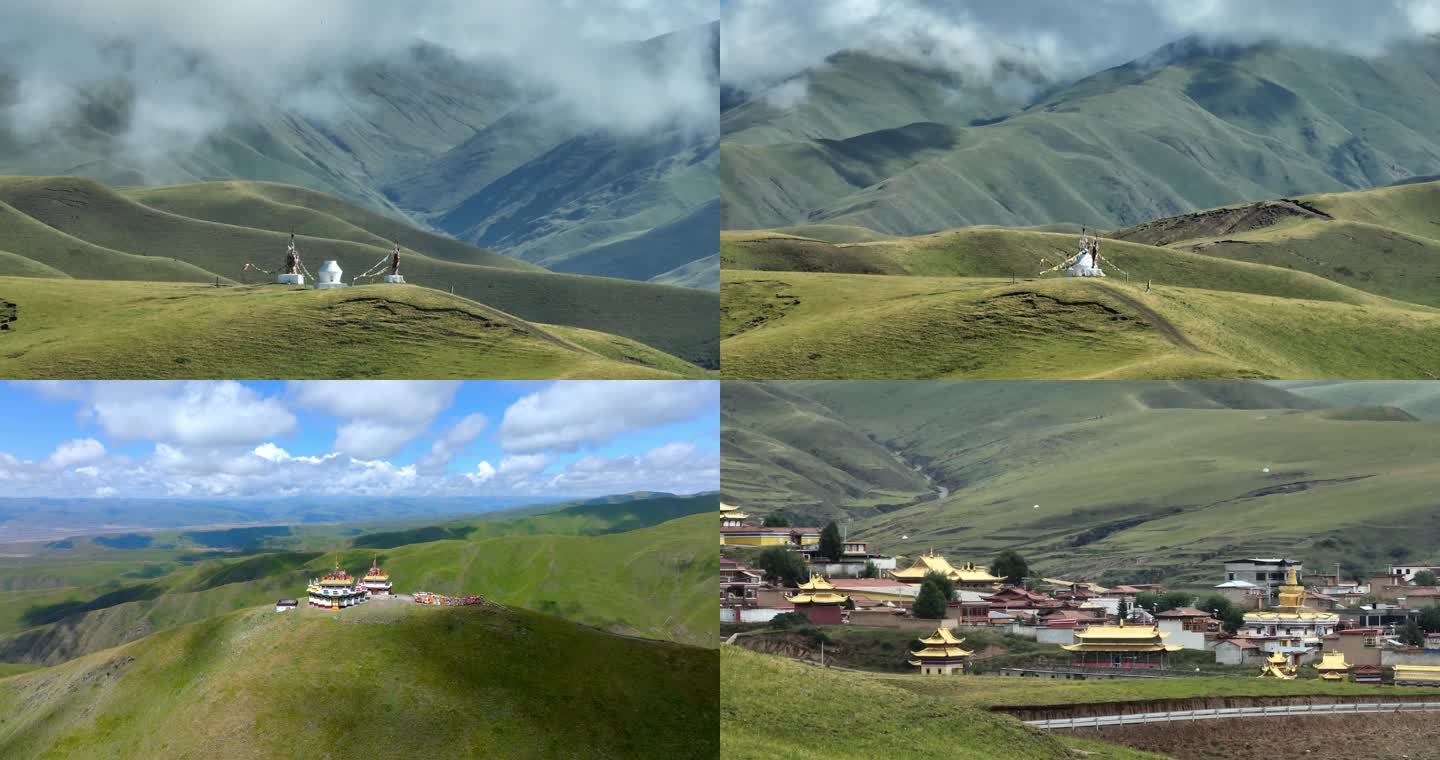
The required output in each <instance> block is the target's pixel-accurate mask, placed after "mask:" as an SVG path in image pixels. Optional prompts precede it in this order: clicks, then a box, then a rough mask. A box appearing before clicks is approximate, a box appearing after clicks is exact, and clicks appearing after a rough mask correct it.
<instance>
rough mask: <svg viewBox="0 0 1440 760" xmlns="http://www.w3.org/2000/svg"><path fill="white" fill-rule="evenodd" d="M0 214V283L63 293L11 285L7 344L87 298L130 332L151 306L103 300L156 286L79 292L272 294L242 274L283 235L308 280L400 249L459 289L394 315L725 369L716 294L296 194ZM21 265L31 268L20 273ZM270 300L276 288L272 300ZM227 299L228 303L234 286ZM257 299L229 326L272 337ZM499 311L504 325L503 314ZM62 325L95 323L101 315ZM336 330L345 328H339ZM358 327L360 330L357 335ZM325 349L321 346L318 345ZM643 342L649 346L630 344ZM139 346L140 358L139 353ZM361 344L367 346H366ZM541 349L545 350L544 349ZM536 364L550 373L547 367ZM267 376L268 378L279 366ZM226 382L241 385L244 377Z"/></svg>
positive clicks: (138, 195) (52, 193)
mask: <svg viewBox="0 0 1440 760" xmlns="http://www.w3.org/2000/svg"><path fill="white" fill-rule="evenodd" d="M0 216H8V217H9V218H10V223H8V224H6V225H5V227H4V231H3V232H0V251H8V252H10V253H11V254H13V255H12V256H3V257H0V267H3V269H0V275H12V274H13V275H35V274H37V273H49V272H48V270H55V271H54V273H50V274H51V277H50V279H51V280H53V281H54V282H52V283H51V284H50V285H49V286H48V289H47V290H46V291H45V293H46V294H40V293H39V289H32V288H30V287H28V286H29V285H30V283H25V284H26V285H27V287H26V288H23V289H19V290H20V291H21V292H20V293H16V290H17V289H16V288H15V286H14V285H13V284H12V286H11V287H10V288H8V289H7V291H6V294H5V296H4V297H9V298H8V300H9V301H10V302H12V303H18V304H20V307H21V312H22V313H21V314H20V315H19V316H18V318H17V319H16V320H14V322H15V323H14V324H12V327H11V332H12V334H9V335H6V336H4V337H5V338H14V337H16V335H18V334H19V333H18V331H23V330H24V329H25V320H26V314H25V312H26V311H29V312H30V313H42V312H45V311H51V312H54V311H57V310H59V309H60V304H59V303H58V302H59V301H68V302H69V304H68V308H73V307H75V306H78V305H81V304H85V303H86V302H91V303H106V304H109V305H112V306H114V307H116V308H117V309H118V310H119V311H120V312H121V313H118V314H117V313H115V312H112V313H111V315H110V316H111V318H114V319H116V320H118V321H121V322H125V321H129V320H128V319H127V317H132V316H143V314H144V313H145V311H146V310H145V309H129V308H124V307H125V305H126V303H127V301H126V300H119V301H117V300H115V298H114V295H115V294H114V293H109V294H107V293H104V292H101V291H103V290H104V289H106V288H121V289H124V288H130V292H129V293H127V294H125V296H126V298H127V299H128V298H130V297H143V293H144V292H146V291H150V290H153V288H151V286H149V285H138V284H136V285H124V284H119V283H91V282H76V281H75V280H87V281H88V280H97V279H104V280H137V281H166V280H168V281H176V282H205V283H211V284H214V283H217V282H218V283H219V284H221V285H233V284H235V283H236V281H240V282H243V281H245V280H246V279H251V278H254V279H256V280H258V281H261V282H268V277H266V276H264V275H256V274H250V275H248V276H247V275H245V274H244V273H242V271H241V269H242V266H243V265H244V264H246V263H255V264H257V265H258V266H261V267H264V268H273V267H278V265H279V263H280V260H281V258H282V257H283V252H284V246H285V241H286V239H287V238H288V235H289V232H290V230H294V231H295V232H296V233H297V241H298V246H299V249H300V252H301V254H302V256H303V257H304V258H305V261H306V262H307V264H308V265H309V266H310V267H312V269H313V268H315V267H318V266H319V264H320V262H321V261H323V260H326V259H334V260H336V261H337V262H339V264H340V266H341V267H342V269H344V270H345V271H346V272H347V274H349V275H352V276H353V275H358V274H360V273H362V272H364V271H366V270H368V269H370V268H371V267H373V266H374V265H375V264H376V263H377V262H378V261H380V260H382V259H383V258H384V256H385V255H386V251H387V250H388V248H389V246H388V243H387V242H386V241H388V240H392V239H393V240H396V241H398V242H400V243H401V244H402V245H403V246H404V247H406V248H407V249H408V250H406V251H405V253H404V254H403V256H402V263H401V271H402V273H404V274H405V276H406V278H407V281H409V282H410V283H412V284H418V285H422V286H427V287H428V288H431V289H433V290H438V291H453V292H454V293H455V295H456V296H457V297H458V298H454V299H451V300H450V301H449V302H448V303H445V302H444V301H437V300H436V299H438V298H439V297H440V294H439V293H433V292H427V293H418V292H416V289H413V288H412V289H409V290H410V292H411V295H410V296H406V295H401V296H400V297H399V298H397V299H396V300H397V301H399V302H401V303H400V305H399V306H398V307H397V308H399V309H406V308H411V309H413V308H417V307H418V308H428V307H433V306H435V305H437V304H443V305H444V306H445V307H448V308H449V309H453V310H456V311H457V312H464V311H466V310H472V311H475V312H476V313H479V312H485V313H486V314H487V315H488V316H489V317H491V319H488V320H485V321H487V322H489V321H494V319H495V318H499V319H501V320H502V321H509V322H510V323H512V324H519V323H520V322H521V320H523V322H524V323H528V324H523V325H521V326H522V327H524V328H526V329H528V330H530V331H531V332H532V333H543V332H547V331H548V332H550V333H551V335H552V337H558V338H559V339H560V340H561V341H562V342H564V341H570V342H576V343H581V344H585V345H586V348H588V349H589V350H590V352H591V353H598V354H600V355H602V356H605V357H608V358H611V359H616V360H621V361H622V362H629V360H627V359H625V357H626V356H630V357H632V358H634V359H635V360H636V361H637V362H638V363H639V364H645V363H646V362H648V361H649V359H648V358H646V357H647V356H656V355H659V354H660V352H665V353H668V354H672V355H673V356H678V357H680V359H681V360H682V361H680V362H678V363H677V362H675V360H674V359H673V358H671V359H668V361H669V362H670V364H671V369H667V370H664V371H672V370H673V368H674V367H677V366H681V365H684V364H686V363H689V364H698V365H700V366H703V367H709V368H714V367H715V366H716V365H717V363H718V358H717V356H716V345H715V344H716V338H715V336H714V327H713V324H714V321H713V320H714V318H715V317H714V315H715V309H716V301H717V299H716V297H715V295H714V294H711V293H704V292H700V291H696V290H693V289H686V288H676V287H670V286H664V285H652V284H646V283H634V282H626V281H623V280H616V279H610V278H602V277H587V276H575V275H564V274H556V273H550V272H546V271H543V270H541V269H539V268H538V267H536V266H534V265H532V264H527V263H525V262H521V261H517V260H515V259H511V258H508V257H504V256H500V255H498V254H494V253H491V252H488V251H484V250H481V249H477V248H474V247H472V246H468V245H464V244H461V243H458V242H456V241H454V240H450V239H448V238H444V237H441V236H438V235H433V234H430V233H426V232H423V231H421V230H418V229H414V228H410V227H408V226H405V225H403V224H400V223H397V222H395V221H393V220H390V219H388V218H386V217H383V216H380V215H377V214H374V213H371V212H368V211H366V210H364V209H362V208H358V207H355V206H353V205H350V204H347V203H344V202H343V201H340V200H338V199H335V198H332V197H328V196H323V195H320V194H317V193H313V192H311V191H307V190H303V189H301V188H295V187H287V186H279V185H270V184H257V183H238V182H227V183H219V184H214V185H202V186H187V187H182V188H149V189H136V190H129V191H124V192H121V191H116V190H112V189H110V188H107V187H105V186H103V185H100V184H99V183H97V182H94V181H91V180H84V179H79V178H74V177H25V178H22V177H13V178H0ZM20 252H23V254H22V253H20ZM22 256H23V258H25V259H29V260H30V263H27V262H24V261H22V260H21V258H20V257H22ZM47 268H48V269H47ZM61 275H63V277H62V276H61ZM40 282H41V281H39V280H37V283H40ZM160 290H163V289H160ZM263 290H264V291H266V296H267V297H269V298H271V299H272V300H271V301H270V304H278V303H280V301H279V300H278V298H279V297H280V296H282V295H285V294H282V293H280V292H279V289H274V288H266V289H263ZM272 290H273V291H275V292H273V293H271V292H269V291H272ZM364 290H369V291H371V292H374V293H376V294H379V293H380V292H382V291H383V292H385V293H390V292H398V291H402V290H406V289H403V288H402V289H398V290H397V291H389V290H383V289H378V288H369V289H361V290H355V291H354V293H359V292H363V291H364ZM252 291H253V289H252ZM236 292H242V291H236ZM24 293H29V294H31V295H30V296H29V298H28V299H26V300H27V303H21V299H22V298H25V296H24V295H22V294H24ZM225 293H226V295H233V294H232V293H231V292H230V291H228V290H225ZM47 294H48V295H47ZM213 295H219V293H216V294H213ZM253 295H255V296H257V298H256V299H254V300H256V301H259V302H262V303H261V304H259V305H260V306H261V307H262V308H259V309H257V306H256V304H251V303H241V301H239V300H236V301H234V302H233V305H234V306H235V307H236V308H240V309H243V310H244V318H243V320H242V323H241V324H237V325H234V327H235V328H242V327H243V328H244V329H245V330H247V331H249V332H251V333H255V332H257V331H259V332H263V331H264V330H266V329H269V328H266V327H263V325H267V324H272V323H273V324H278V323H279V321H280V320H281V319H282V318H283V317H285V316H286V315H284V314H281V313H274V314H266V313H265V310H264V309H263V306H265V304H264V303H263V302H264V301H265V300H266V299H265V298H259V297H258V296H259V295H260V293H259V292H253ZM290 295H296V294H290ZM323 295H325V294H321V293H319V292H317V291H305V297H304V298H301V299H299V301H305V303H304V304H300V303H298V302H297V301H296V300H295V299H291V300H290V301H289V303H295V304H297V305H303V306H309V307H311V308H310V309H309V310H310V311H312V312H313V314H312V317H313V318H314V320H313V321H318V322H323V321H324V320H325V319H326V317H325V316H324V315H323V314H324V311H325V307H324V305H323V300H324V299H323V297H322V296H323ZM352 295H353V294H352ZM10 296H18V297H10ZM416 298H421V299H422V300H423V299H429V300H428V301H427V302H426V303H424V304H415V303H411V304H406V303H404V302H405V301H407V300H409V301H414V300H415V299H416ZM307 299H308V300H307ZM466 299H468V300H466ZM157 300H163V301H165V303H166V307H167V308H170V309H179V311H174V312H172V313H171V314H170V315H169V316H171V317H172V318H176V319H178V320H179V322H177V323H176V324H180V325H183V324H186V323H188V322H191V321H192V320H196V321H199V320H203V319H204V315H203V314H200V313H195V312H190V311H186V307H185V305H184V304H183V303H180V302H170V301H169V300H168V296H160V297H159V298H158V299H157ZM203 300H204V299H202V301H203ZM386 300H387V299H386V298H380V299H377V303H379V305H380V307H381V311H382V312H385V311H386V307H385V301H386ZM476 302H478V303H476ZM482 304H483V306H482ZM194 305H195V306H198V305H199V304H194ZM27 306H28V308H27ZM486 307H489V308H488V309H486ZM499 312H503V315H498V313H499ZM66 313H67V314H69V315H70V316H71V317H75V318H79V319H82V320H85V321H89V322H91V323H93V318H94V315H91V316H90V317H87V316H86V315H84V314H83V313H71V312H69V311H66ZM444 314H445V312H441V313H439V314H437V316H444ZM231 316H234V315H231ZM517 318H518V319H517ZM340 321H341V322H342V323H343V322H345V320H344V319H343V318H341V319H340ZM397 321H398V320H397ZM140 322H143V320H140ZM537 323H538V324H537ZM32 324H37V323H32ZM302 324H303V321H302ZM382 324H383V322H382ZM551 325H553V328H551V327H549V326H551ZM356 327H357V328H362V329H363V328H364V325H356ZM396 327H397V328H404V327H405V325H404V324H399V325H396ZM137 330H139V332H138V333H137V334H145V333H146V331H147V328H144V327H137ZM476 332H477V331H476V330H475V329H474V327H473V326H471V327H463V326H460V327H455V329H447V328H445V327H443V326H441V329H438V330H435V331H433V332H431V333H429V334H428V335H427V336H421V338H422V340H427V341H438V342H440V343H441V344H445V343H449V342H451V341H450V338H451V337H452V333H459V335H458V336H456V337H458V338H459V339H458V340H456V341H454V345H455V346H458V347H461V348H463V346H464V343H465V342H466V341H467V339H468V338H473V336H474V335H475V334H476ZM479 332H484V331H483V330H481V331H479ZM602 333H604V334H602ZM152 334H154V335H155V337H156V338H157V339H159V340H161V341H163V340H164V338H165V335H164V334H163V332H162V333H152ZM71 337H73V336H69V335H65V334H63V332H62V333H61V334H52V335H51V336H50V338H51V339H53V340H56V341H63V340H69V339H71ZM102 337H103V336H102ZM316 337H317V338H318V337H321V336H320V334H319V333H317V335H316ZM415 337H416V336H415V335H414V334H413V333H410V332H409V331H407V330H404V329H392V330H387V331H385V332H382V333H380V334H378V335H376V334H370V333H367V334H366V336H365V339H366V340H369V339H372V338H373V339H375V340H377V342H378V343H387V342H388V343H402V342H407V341H411V342H413V341H414V339H415ZM12 342H13V341H12ZM552 342H553V341H552ZM637 342H638V343H643V344H645V345H644V346H637V345H636V343H637ZM140 347H141V348H142V349H143V343H142V344H140ZM651 347H653V348H651ZM356 348H357V349H363V346H358V345H357V346H356ZM657 349H658V350H657ZM547 350H548V349H547ZM529 351H530V349H529V348H523V347H522V348H520V349H519V350H518V351H516V352H514V355H513V356H512V357H510V358H509V359H508V360H507V359H503V358H502V359H501V360H500V363H501V364H505V363H507V361H508V362H509V363H510V364H511V366H512V367H520V368H523V367H524V366H525V365H526V362H527V359H525V358H524V355H525V354H526V353H527V352H529ZM11 353H13V350H12V351H11ZM240 353H241V354H242V355H243V354H245V353H247V352H245V351H242V352H240ZM261 353H262V354H263V353H264V351H263V349H262V351H261ZM454 353H457V354H458V353H459V351H456V352H454ZM544 353H546V351H541V354H544ZM503 356H504V352H503V351H502V352H500V353H498V354H496V355H494V356H492V361H493V360H494V359H495V358H497V357H503ZM75 358H76V359H79V360H84V358H85V357H84V356H81V355H76V356H75ZM435 358H437V359H440V360H441V361H459V362H462V363H467V364H469V366H472V367H473V366H474V365H475V364H478V363H480V362H481V361H483V360H482V359H479V358H476V359H475V360H474V361H471V362H466V361H465V360H464V359H463V358H461V357H458V356H457V357H449V358H446V357H435ZM578 358H579V359H580V360H581V363H582V364H583V363H584V362H585V361H588V360H587V359H586V358H585V357H583V356H582V357H578ZM269 361H275V362H276V363H275V364H274V366H275V367H277V368H286V369H287V371H288V368H290V367H295V366H303V365H300V364H293V363H285V362H284V361H281V360H279V359H278V358H273V357H272V359H270V360H266V359H264V358H263V357H262V358H261V362H262V366H263V364H265V363H268V362H269ZM372 361H373V360H372ZM539 361H540V362H541V363H542V364H543V363H544V362H545V361H547V360H545V359H543V358H542V359H540V360H539ZM395 366H399V365H395ZM641 369H642V370H643V368H641ZM237 371H238V370H237ZM392 371H393V370H392ZM467 371H468V370H467ZM511 371H513V370H511ZM520 371H522V372H523V371H525V370H523V369H522V370H520ZM581 371H590V370H583V369H582V370H581ZM261 372H262V374H264V375H267V376H269V375H271V374H272V373H273V370H272V371H266V370H263V369H262V370H261ZM42 374H43V370H42ZM222 374H228V375H229V376H235V375H236V374H237V372H222ZM282 374H283V373H282ZM482 376H483V375H482ZM601 376H604V374H603V372H602V374H601ZM619 376H624V374H623V373H622V374H621V375H619Z"/></svg>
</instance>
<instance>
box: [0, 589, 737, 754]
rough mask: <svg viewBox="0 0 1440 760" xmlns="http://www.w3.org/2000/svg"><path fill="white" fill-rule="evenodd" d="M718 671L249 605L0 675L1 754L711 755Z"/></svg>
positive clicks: (587, 644) (495, 630)
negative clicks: (112, 646) (62, 661)
mask: <svg viewBox="0 0 1440 760" xmlns="http://www.w3.org/2000/svg"><path fill="white" fill-rule="evenodd" d="M717 680H718V663H717V654H716V653H715V652H714V650H706V649H700V648H696V647H688V646H683V645H678V644H672V643H665V642H649V641H637V640H634V639H629V638H624V637H619V636H614V635H612V634H608V633H603V632H600V631H596V630H593V629H590V628H587V627H585V626H581V625H577V624H575V623H570V622H567V621H564V620H560V619H558V618H553V617H550V616H548V615H543V614H538V613H535V612H530V611H526V610H522V609H518V608H513V607H509V608H507V607H493V606H483V607H480V606H477V607H460V608H443V607H421V606H418V605H413V604H406V603H403V602H400V601H395V602H390V603H375V604H371V605H368V606H366V607H360V608H356V609H352V610H346V611H345V612H344V613H340V614H335V613H325V612H321V611H319V610H312V609H309V608H303V607H302V608H301V609H299V610H295V611H292V612H287V613H283V614H282V613H275V612H273V611H271V610H269V609H263V608H262V609H249V610H243V611H239V612H235V613H230V614H226V615H221V616H217V617H211V618H208V619H205V620H202V621H199V622H196V623H192V624H190V625H186V626H183V627H179V628H175V629H171V630H168V631H164V632H160V633H157V634H154V635H152V636H148V637H146V638H144V639H141V640H139V641H135V642H133V643H131V644H128V645H126V646H122V647H119V648H115V649H109V650H105V651H101V652H97V653H95V654H93V655H90V656H87V657H84V658H81V659H78V660H74V661H72V662H69V663H66V664H64V665H60V666H58V667H54V668H47V669H42V670H38V671H32V672H29V673H25V674H21V675H18V676H12V677H10V678H5V679H3V680H0V709H3V711H4V713H5V716H6V717H5V719H4V720H3V721H0V754H3V755H5V756H6V757H17V758H19V757H43V756H58V755H63V756H66V757H97V758H98V757H117V756H125V757H138V756H191V755H195V756H200V755H203V756H208V757H252V756H256V757H258V756H264V757H315V756H325V755H346V756H358V757H382V756H392V757H393V756H397V755H402V754H403V755H408V754H412V753H417V752H418V753H420V754H422V755H453V754H457V753H458V754H463V755H475V756H480V755H483V756H487V757H526V758H530V757H536V758H538V757H573V756H578V755H587V756H595V755H599V756H615V757H620V756H628V757H638V756H652V757H662V756H663V757H695V758H700V757H714V756H715V754H716V752H717V751H718V749H717V747H716V743H717V741H718V738H717V736H716V731H715V725H716V723H717V721H718V720H719V715H718V693H717V691H718V689H717Z"/></svg>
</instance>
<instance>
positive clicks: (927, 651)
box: [910, 647, 975, 665]
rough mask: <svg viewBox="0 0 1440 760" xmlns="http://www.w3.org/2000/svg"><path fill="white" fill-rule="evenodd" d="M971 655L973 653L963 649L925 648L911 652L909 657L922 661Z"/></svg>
mask: <svg viewBox="0 0 1440 760" xmlns="http://www.w3.org/2000/svg"><path fill="white" fill-rule="evenodd" d="M972 654H975V653H974V652H972V651H970V650H969V649H965V648H964V647H925V648H924V649H920V650H917V651H914V652H911V653H910V656H911V657H919V658H920V659H922V660H940V659H948V658H951V657H969V656H970V655H972ZM911 664H912V665H913V664H914V663H911Z"/></svg>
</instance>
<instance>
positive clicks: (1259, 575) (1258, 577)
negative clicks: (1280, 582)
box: [1255, 573, 1265, 581]
mask: <svg viewBox="0 0 1440 760" xmlns="http://www.w3.org/2000/svg"><path fill="white" fill-rule="evenodd" d="M1255 580H1257V581H1263V580H1265V574H1264V573H1256V574H1255Z"/></svg>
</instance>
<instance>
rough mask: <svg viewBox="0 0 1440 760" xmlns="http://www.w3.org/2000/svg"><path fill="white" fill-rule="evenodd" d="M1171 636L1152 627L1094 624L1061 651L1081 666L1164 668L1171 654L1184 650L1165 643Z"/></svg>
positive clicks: (1077, 635)
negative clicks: (1067, 653) (1068, 654)
mask: <svg viewBox="0 0 1440 760" xmlns="http://www.w3.org/2000/svg"><path fill="white" fill-rule="evenodd" d="M1169 635H1170V634H1168V633H1163V632H1161V631H1160V629H1159V628H1157V627H1155V626H1153V625H1125V624H1124V623H1121V624H1120V625H1092V626H1090V627H1088V628H1086V629H1084V630H1080V631H1076V632H1075V639H1076V642H1075V643H1074V644H1066V645H1062V646H1061V647H1060V648H1061V649H1064V650H1065V651H1067V652H1070V653H1071V654H1073V655H1074V657H1073V658H1072V659H1071V661H1070V662H1071V664H1072V665H1075V666H1078V667H1086V668H1156V669H1164V668H1165V667H1166V665H1167V664H1168V660H1169V654H1170V653H1171V652H1177V651H1179V650H1180V649H1181V647H1180V645H1178V644H1166V643H1165V638H1166V637H1167V636H1169Z"/></svg>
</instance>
